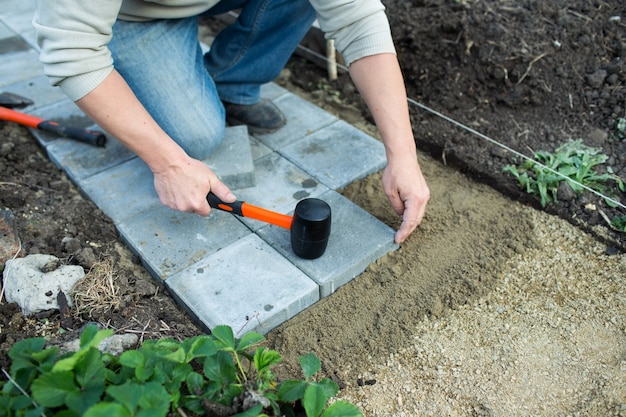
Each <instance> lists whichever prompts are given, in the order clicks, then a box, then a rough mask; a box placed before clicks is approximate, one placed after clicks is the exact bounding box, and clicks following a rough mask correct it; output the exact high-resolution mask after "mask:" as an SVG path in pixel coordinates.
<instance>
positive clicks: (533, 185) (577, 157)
mask: <svg viewBox="0 0 626 417" xmlns="http://www.w3.org/2000/svg"><path fill="white" fill-rule="evenodd" d="M534 159H535V160H536V161H537V162H539V163H540V164H541V165H538V164H536V163H535V161H532V160H526V161H525V162H524V163H523V164H522V165H521V166H515V165H506V166H505V167H504V168H503V171H504V172H509V173H511V174H512V175H513V176H514V177H515V178H516V179H517V181H518V183H519V186H520V187H521V188H522V189H525V190H526V192H527V193H529V194H536V195H538V196H539V198H540V202H541V206H542V207H545V206H546V204H548V203H551V202H554V203H556V202H558V200H557V191H558V188H559V184H560V183H561V182H563V181H567V184H568V185H569V186H570V187H571V189H572V191H574V193H576V194H580V193H581V192H582V191H583V189H584V187H589V188H590V189H592V190H594V191H597V192H599V193H606V192H607V190H609V187H608V186H607V182H609V181H613V182H615V183H616V184H617V187H618V189H619V190H620V191H624V182H623V181H622V180H621V179H620V178H619V177H617V176H616V175H614V174H613V173H612V172H611V170H610V167H609V168H606V172H604V173H599V172H598V171H597V170H596V168H597V167H598V166H600V165H602V164H604V163H605V162H606V161H607V160H608V156H607V155H604V154H601V153H600V152H599V150H598V149H594V148H590V147H588V146H585V145H583V143H582V141H581V140H580V139H579V140H576V141H569V142H567V143H565V144H563V145H561V146H559V147H558V148H557V149H556V151H555V152H554V153H551V152H547V151H537V152H535V155H534ZM542 165H543V166H542ZM545 167H547V168H549V169H546V168H545ZM583 186H584V187H583ZM607 204H609V205H610V204H611V203H610V202H609V201H608V200H607Z"/></svg>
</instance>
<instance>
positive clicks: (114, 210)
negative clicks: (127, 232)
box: [78, 158, 161, 224]
mask: <svg viewBox="0 0 626 417" xmlns="http://www.w3.org/2000/svg"><path fill="white" fill-rule="evenodd" d="M78 185H79V186H80V187H81V189H82V191H83V192H84V193H85V194H86V195H87V196H88V197H89V198H90V199H91V200H92V201H93V202H94V203H95V204H96V205H97V206H98V207H99V208H100V209H101V210H102V211H103V212H104V214H106V215H107V216H109V217H110V218H111V220H113V222H114V223H116V224H117V223H121V222H123V221H124V220H126V219H128V218H129V217H132V216H136V215H137V214H138V213H141V212H145V211H147V210H148V209H151V208H154V207H156V206H157V205H161V202H160V201H159V197H158V196H157V193H156V191H155V189H154V182H153V175H152V172H151V171H150V169H149V168H148V166H147V165H146V164H145V163H144V162H143V161H142V160H141V159H139V158H133V159H131V160H129V161H127V162H124V163H122V164H119V165H116V166H114V167H112V168H109V169H107V170H106V171H103V172H100V173H98V174H96V175H93V176H91V177H89V178H86V179H84V180H79V181H78Z"/></svg>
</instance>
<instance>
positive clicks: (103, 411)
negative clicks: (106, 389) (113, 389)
mask: <svg viewBox="0 0 626 417" xmlns="http://www.w3.org/2000/svg"><path fill="white" fill-rule="evenodd" d="M132 415H133V414H131V413H129V412H128V410H127V409H125V408H124V407H122V406H121V405H120V404H114V403H105V402H103V403H99V404H96V405H94V406H93V407H91V408H90V409H89V410H87V411H86V412H85V414H84V416H83V417H131V416H132Z"/></svg>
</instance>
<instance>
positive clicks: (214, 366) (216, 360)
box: [204, 352, 237, 385]
mask: <svg viewBox="0 0 626 417" xmlns="http://www.w3.org/2000/svg"><path fill="white" fill-rule="evenodd" d="M204 374H205V375H206V377H207V378H209V379H211V380H213V381H216V382H218V383H220V384H222V385H224V384H231V383H234V382H235V381H236V380H237V376H236V375H237V373H236V369H235V363H234V362H233V358H232V356H231V355H230V354H229V353H227V352H217V354H215V355H214V356H213V357H211V358H210V360H207V361H206V362H204Z"/></svg>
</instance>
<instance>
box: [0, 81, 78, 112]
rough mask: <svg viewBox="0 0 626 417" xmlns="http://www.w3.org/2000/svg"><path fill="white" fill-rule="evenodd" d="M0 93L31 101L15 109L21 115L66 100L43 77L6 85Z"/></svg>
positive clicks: (58, 90) (63, 95) (60, 92)
mask: <svg viewBox="0 0 626 417" xmlns="http://www.w3.org/2000/svg"><path fill="white" fill-rule="evenodd" d="M0 92H2V93H5V92H6V93H13V94H17V95H19V96H22V97H25V98H27V99H29V100H31V101H32V102H33V104H31V105H29V106H26V107H21V108H19V109H17V108H16V109H15V110H17V111H20V112H22V113H31V112H32V111H33V110H35V109H39V108H42V107H46V106H48V105H50V104H52V103H56V102H58V101H62V100H65V99H67V97H66V96H65V94H63V92H62V91H61V89H59V88H56V87H52V86H51V85H50V81H49V80H48V77H46V76H44V75H42V76H39V77H35V78H31V79H28V80H23V81H20V82H17V83H15V84H11V85H7V86H5V87H2V88H1V91H0Z"/></svg>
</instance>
